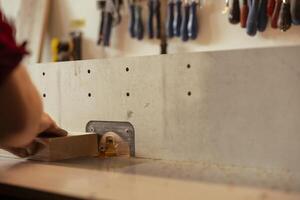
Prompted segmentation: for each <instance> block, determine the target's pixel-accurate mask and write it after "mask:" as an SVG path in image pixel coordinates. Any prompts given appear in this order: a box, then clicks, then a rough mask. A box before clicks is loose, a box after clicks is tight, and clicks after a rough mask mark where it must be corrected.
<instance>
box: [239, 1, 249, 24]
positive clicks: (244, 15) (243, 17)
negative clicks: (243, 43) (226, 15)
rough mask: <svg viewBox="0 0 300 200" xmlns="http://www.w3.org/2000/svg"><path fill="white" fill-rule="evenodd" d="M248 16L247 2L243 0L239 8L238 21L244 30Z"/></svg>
mask: <svg viewBox="0 0 300 200" xmlns="http://www.w3.org/2000/svg"><path fill="white" fill-rule="evenodd" d="M248 14H249V7H248V2H247V0H243V5H242V8H241V19H240V21H241V27H242V28H246V25H247V18H248Z"/></svg>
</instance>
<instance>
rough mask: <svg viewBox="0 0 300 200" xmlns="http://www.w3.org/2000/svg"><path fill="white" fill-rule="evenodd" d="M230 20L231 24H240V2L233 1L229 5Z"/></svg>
mask: <svg viewBox="0 0 300 200" xmlns="http://www.w3.org/2000/svg"><path fill="white" fill-rule="evenodd" d="M228 20H229V22H230V23H231V24H238V23H239V22H240V2H239V0H231V1H230V3H229V13H228Z"/></svg>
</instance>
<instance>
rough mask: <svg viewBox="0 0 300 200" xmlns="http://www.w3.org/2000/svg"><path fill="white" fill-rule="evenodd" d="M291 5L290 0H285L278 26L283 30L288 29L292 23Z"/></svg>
mask: <svg viewBox="0 0 300 200" xmlns="http://www.w3.org/2000/svg"><path fill="white" fill-rule="evenodd" d="M290 10H291V5H290V2H289V0H283V3H282V4H281V9H280V13H279V18H278V28H279V29H280V30H281V31H287V30H288V29H289V28H290V27H291V24H292V17H291V12H290Z"/></svg>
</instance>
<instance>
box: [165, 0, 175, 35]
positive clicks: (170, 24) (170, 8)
mask: <svg viewBox="0 0 300 200" xmlns="http://www.w3.org/2000/svg"><path fill="white" fill-rule="evenodd" d="M174 8H175V3H174V0H169V1H168V11H167V24H166V29H167V35H168V37H169V38H172V37H173V36H174V30H173V24H174V13H175V10H174Z"/></svg>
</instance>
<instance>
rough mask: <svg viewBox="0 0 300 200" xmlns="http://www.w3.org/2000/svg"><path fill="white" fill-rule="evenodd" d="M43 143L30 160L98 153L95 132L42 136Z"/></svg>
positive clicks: (53, 159) (56, 158)
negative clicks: (51, 136)
mask: <svg viewBox="0 0 300 200" xmlns="http://www.w3.org/2000/svg"><path fill="white" fill-rule="evenodd" d="M41 141H42V142H43V145H42V147H41V149H40V150H39V151H38V153H37V154H35V155H34V156H31V157H29V159H30V160H39V161H58V160H66V159H71V158H78V157H89V156H96V155H98V137H97V135H96V134H84V135H72V136H66V137H56V138H42V139H41Z"/></svg>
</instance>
